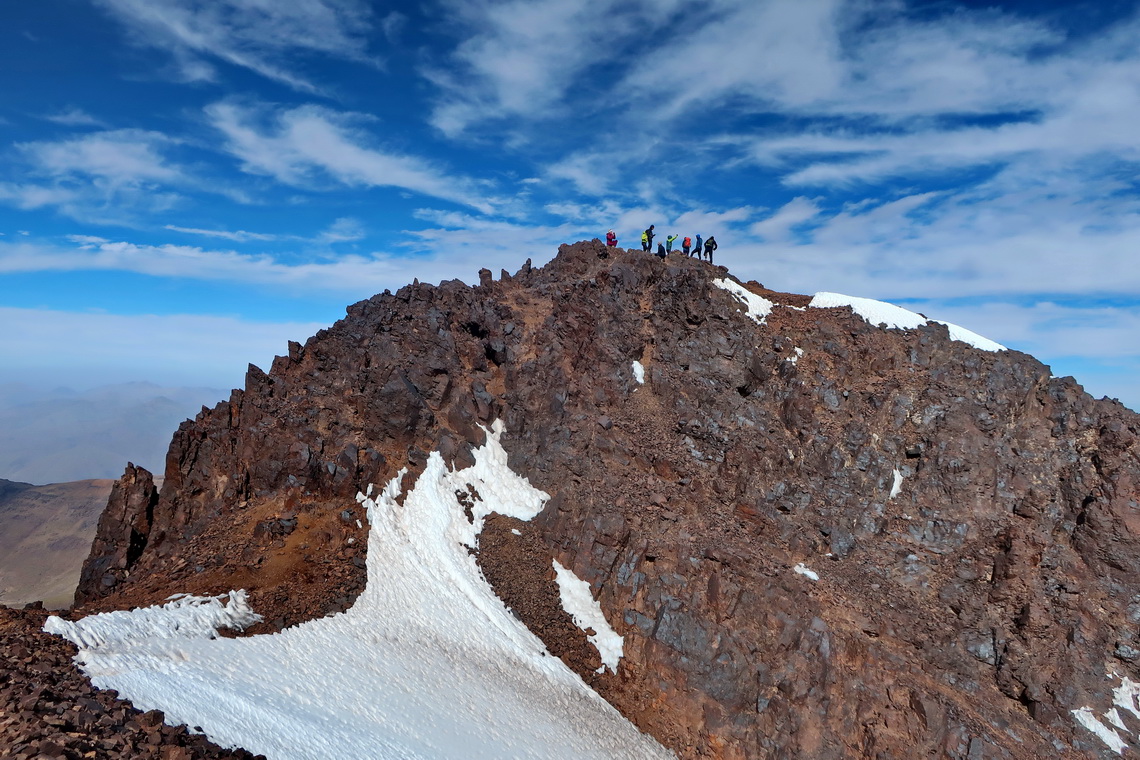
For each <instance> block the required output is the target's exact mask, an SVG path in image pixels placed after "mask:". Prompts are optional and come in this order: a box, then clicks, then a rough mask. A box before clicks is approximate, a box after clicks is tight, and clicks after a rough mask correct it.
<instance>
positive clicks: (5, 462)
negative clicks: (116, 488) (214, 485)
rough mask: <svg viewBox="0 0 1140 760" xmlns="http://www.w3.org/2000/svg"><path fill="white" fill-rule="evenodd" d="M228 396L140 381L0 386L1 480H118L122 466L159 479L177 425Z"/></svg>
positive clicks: (209, 391)
mask: <svg viewBox="0 0 1140 760" xmlns="http://www.w3.org/2000/svg"><path fill="white" fill-rule="evenodd" d="M228 397H229V392H228V391H225V390H220V389H217V388H177V387H163V386H159V385H155V384H153V383H144V382H137V383H122V384H118V385H107V386H103V387H99V388H94V389H91V390H85V391H75V390H72V389H70V388H64V387H60V388H52V389H50V390H49V389H43V388H36V387H33V386H30V385H26V384H17V383H8V384H0V478H7V479H9V480H14V481H23V482H26V483H38V484H45V483H65V482H70V481H76V480H85V479H90V478H117V477H119V476H120V475H122V474H123V467H124V465H125V464H126V463H127V462H135V463H136V464H138V465H140V466H143V467H146V468H147V469H148V470H152V471H153V472H156V473H159V474H161V472H162V470H163V459H164V457H165V455H166V449H167V447H168V446H169V445H170V437H171V435H172V434H173V433H174V431H175V429H177V427H178V425H179V423H181V422H182V421H183V420H185V419H186V418H188V417H193V416H195V415H196V414H197V413H198V412H199V411H200V410H201V407H202V406H203V405H207V406H213V405H214V404H216V403H217V402H219V401H221V400H224V399H226V398H228Z"/></svg>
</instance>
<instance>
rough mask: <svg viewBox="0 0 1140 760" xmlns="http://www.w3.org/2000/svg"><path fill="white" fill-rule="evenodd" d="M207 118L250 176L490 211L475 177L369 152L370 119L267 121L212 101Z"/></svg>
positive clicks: (308, 110) (301, 112)
mask: <svg viewBox="0 0 1140 760" xmlns="http://www.w3.org/2000/svg"><path fill="white" fill-rule="evenodd" d="M206 113H207V115H208V117H209V118H210V120H211V123H212V124H213V126H214V127H216V128H217V129H218V130H219V131H221V132H222V133H223V134H224V135H225V136H226V139H227V148H228V150H229V151H230V152H231V153H233V155H235V156H236V157H237V158H239V159H240V160H241V161H242V162H243V168H244V169H245V170H246V171H247V172H250V173H254V174H264V175H269V176H271V177H273V178H275V179H276V180H278V181H279V182H283V183H285V184H289V185H294V186H298V187H314V186H315V185H317V184H318V183H319V182H320V181H322V180H325V179H332V180H334V181H335V182H337V183H339V184H342V185H347V186H350V187H398V188H403V189H405V190H410V191H412V192H416V193H421V194H423V195H429V196H433V197H435V198H441V199H444V200H449V201H454V202H456V203H460V204H463V205H466V206H471V207H472V208H476V209H479V210H480V211H484V212H487V211H490V210H491V209H492V207H493V200H492V199H490V198H488V197H487V196H486V195H485V194H484V193H482V192H480V191H479V188H478V184H477V183H476V182H474V181H473V180H471V179H469V178H466V177H457V176H452V175H449V174H448V173H447V172H446V171H444V170H443V169H442V168H440V167H438V166H436V165H435V164H433V163H431V162H429V161H426V160H424V159H421V158H417V157H414V156H407V155H399V154H395V153H389V152H386V151H384V150H382V149H380V148H378V147H374V146H373V144H374V143H375V142H376V141H375V139H374V138H373V137H372V136H371V135H370V134H369V133H368V132H366V131H365V130H364V129H363V127H362V124H363V123H365V122H366V121H368V119H367V118H366V117H363V116H360V115H359V114H345V113H337V112H334V111H331V110H329V109H327V108H320V107H317V106H301V107H298V108H293V109H289V110H285V111H281V112H278V113H276V114H273V115H272V116H271V117H269V119H268V121H269V123H268V124H265V123H263V122H264V118H263V116H264V114H262V113H261V112H259V111H257V110H255V109H252V108H247V107H243V106H239V105H237V104H234V103H216V104H214V105H212V106H210V107H209V108H207V109H206Z"/></svg>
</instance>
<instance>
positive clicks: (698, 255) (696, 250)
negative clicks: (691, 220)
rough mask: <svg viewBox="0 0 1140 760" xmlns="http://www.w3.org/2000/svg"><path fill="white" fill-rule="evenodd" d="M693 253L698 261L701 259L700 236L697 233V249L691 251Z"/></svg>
mask: <svg viewBox="0 0 1140 760" xmlns="http://www.w3.org/2000/svg"><path fill="white" fill-rule="evenodd" d="M693 253H694V254H695V255H696V257H697V258H698V259H699V258H700V257H701V234H700V233H699V232H698V233H697V247H696V248H695V249H693Z"/></svg>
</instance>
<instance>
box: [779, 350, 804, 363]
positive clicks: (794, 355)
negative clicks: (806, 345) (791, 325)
mask: <svg viewBox="0 0 1140 760" xmlns="http://www.w3.org/2000/svg"><path fill="white" fill-rule="evenodd" d="M803 355H804V350H803V349H802V348H800V347H799V346H796V347H795V348H793V349H792V355H791V356H789V357H788V358H787V359H785V360H784V361H786V362H788V363H789V364H796V363H798V362H799V360H800V357H801V356H803Z"/></svg>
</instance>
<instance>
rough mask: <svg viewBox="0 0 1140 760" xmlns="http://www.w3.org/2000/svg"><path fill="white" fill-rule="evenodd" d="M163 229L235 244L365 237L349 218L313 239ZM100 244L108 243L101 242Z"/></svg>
mask: <svg viewBox="0 0 1140 760" xmlns="http://www.w3.org/2000/svg"><path fill="white" fill-rule="evenodd" d="M163 229H167V230H170V231H172V232H181V233H183V234H186V235H199V236H202V237H212V238H219V239H221V240H232V241H233V242H235V243H250V242H259V243H276V242H297V243H345V242H352V241H356V240H362V239H364V237H365V235H366V233H365V230H364V226H363V225H362V224H361V222H360V220H358V219H353V218H351V217H342V218H340V219H337V220H336V221H334V222H333V223H332V224H331V225H329V227H328V228H327V229H325V230H324V231H322V232H320V233H319V234H317V235H316V236H315V237H305V236H303V235H282V234H276V233H267V232H248V231H246V230H219V229H202V228H199V227H179V226H178V225H176V224H167V225H164V227H163ZM69 239H71V238H69ZM102 242H108V241H106V240H103V241H102Z"/></svg>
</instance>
